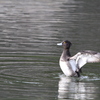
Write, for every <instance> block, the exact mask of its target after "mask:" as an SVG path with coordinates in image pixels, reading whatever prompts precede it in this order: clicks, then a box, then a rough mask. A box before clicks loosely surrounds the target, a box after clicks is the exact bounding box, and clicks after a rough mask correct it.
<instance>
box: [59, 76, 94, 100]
mask: <svg viewBox="0 0 100 100" xmlns="http://www.w3.org/2000/svg"><path fill="white" fill-rule="evenodd" d="M95 92H96V87H95V86H94V84H93V83H86V82H79V79H77V78H74V77H66V76H64V75H61V76H60V81H59V84H58V98H59V99H58V100H63V99H64V100H65V99H79V100H85V99H95V96H96V95H95Z"/></svg>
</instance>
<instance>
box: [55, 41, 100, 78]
mask: <svg viewBox="0 0 100 100" xmlns="http://www.w3.org/2000/svg"><path fill="white" fill-rule="evenodd" d="M57 45H59V46H60V45H62V46H63V52H62V54H61V57H60V60H59V65H60V68H61V70H62V72H63V73H64V74H65V75H66V76H77V77H80V76H81V75H80V73H82V67H83V66H84V65H85V64H86V63H95V62H100V52H96V51H92V50H83V51H80V52H78V53H77V54H75V55H74V56H71V54H70V47H71V45H72V43H71V42H70V41H68V40H65V41H63V42H61V43H57Z"/></svg>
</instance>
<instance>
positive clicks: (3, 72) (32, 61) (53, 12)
mask: <svg viewBox="0 0 100 100" xmlns="http://www.w3.org/2000/svg"><path fill="white" fill-rule="evenodd" d="M99 3H100V2H99V1H98V0H95V1H94V0H91V1H87V0H20V1H18V0H4V1H0V98H1V99H2V100H11V99H12V100H13V99H16V100H21V99H23V100H33V99H34V100H46V99H47V100H72V99H77V100H78V99H79V100H87V99H88V100H89V99H93V100H99V98H100V96H99V95H100V73H99V70H100V68H99V67H100V64H99V63H97V64H87V65H85V67H84V68H83V73H82V76H81V78H80V79H77V78H66V77H65V76H63V75H62V74H63V73H62V72H61V70H60V68H59V64H58V61H59V57H60V55H61V52H62V47H57V46H56V44H57V43H58V42H61V41H63V40H65V39H67V40H70V41H71V42H72V44H73V45H72V48H71V52H72V55H74V54H75V53H77V52H78V51H80V50H84V49H91V50H95V51H99V52H100V48H99V45H100V43H99V42H100V40H99V39H100V35H99V33H100V29H99V27H100V17H99V15H100V11H99V9H100V7H99Z"/></svg>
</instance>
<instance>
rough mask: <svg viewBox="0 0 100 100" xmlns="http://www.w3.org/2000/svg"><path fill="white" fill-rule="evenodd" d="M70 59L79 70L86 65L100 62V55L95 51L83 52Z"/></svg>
mask: <svg viewBox="0 0 100 100" xmlns="http://www.w3.org/2000/svg"><path fill="white" fill-rule="evenodd" d="M70 59H75V61H76V64H77V66H78V67H79V69H80V68H81V67H82V66H84V65H85V64H86V63H94V62H100V53H99V52H95V51H90V50H85V51H82V52H79V53H77V54H76V55H75V56H73V57H71V58H70Z"/></svg>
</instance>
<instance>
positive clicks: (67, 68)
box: [59, 60, 76, 76]
mask: <svg viewBox="0 0 100 100" xmlns="http://www.w3.org/2000/svg"><path fill="white" fill-rule="evenodd" d="M59 64H60V68H61V70H62V71H63V73H64V74H65V75H66V76H73V75H74V74H75V70H76V69H75V65H74V64H75V61H71V60H70V61H68V62H65V61H60V63H59Z"/></svg>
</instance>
